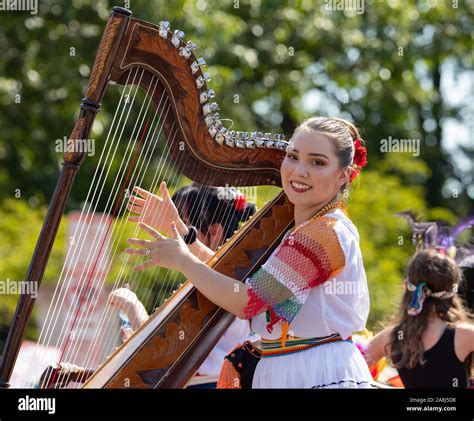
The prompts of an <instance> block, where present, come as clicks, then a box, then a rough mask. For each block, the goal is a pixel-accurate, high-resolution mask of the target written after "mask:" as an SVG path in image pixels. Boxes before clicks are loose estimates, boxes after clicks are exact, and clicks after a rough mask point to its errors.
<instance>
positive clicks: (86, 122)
mask: <svg viewBox="0 0 474 421" xmlns="http://www.w3.org/2000/svg"><path fill="white" fill-rule="evenodd" d="M131 14H132V12H131V11H130V10H128V9H125V8H123V7H114V8H113V10H112V13H111V15H110V18H109V20H108V22H107V25H106V27H105V30H104V34H103V36H102V40H101V42H100V45H99V50H98V53H97V55H96V58H95V62H94V67H93V68H92V72H91V76H90V79H89V83H88V85H87V89H86V95H85V97H84V98H83V99H82V103H81V111H80V114H79V118H78V120H77V121H76V124H75V126H74V129H73V131H72V133H71V136H70V138H69V141H68V143H67V146H68V147H67V148H66V152H65V153H64V160H63V167H62V170H61V174H60V176H59V179H58V182H57V184H56V188H55V190H54V193H53V197H52V199H51V202H50V205H49V208H48V213H47V215H46V219H45V221H44V224H43V228H42V229H41V233H40V236H39V238H38V242H37V243H36V248H35V251H34V254H33V258H32V260H31V263H30V266H29V268H28V272H27V275H26V279H25V282H27V283H29V284H32V285H34V284H36V285H37V288H39V286H40V284H41V281H42V279H43V274H44V271H45V268H46V265H47V263H48V259H49V255H50V253H51V249H52V247H53V243H54V240H55V238H56V234H57V231H58V228H59V224H60V222H61V218H62V216H63V213H64V210H65V208H66V203H67V200H68V197H69V193H70V191H71V188H72V184H73V182H74V178H75V176H76V174H77V172H78V170H79V167H80V165H81V164H82V162H83V161H84V158H85V154H86V152H85V151H84V150H83V148H82V147H81V145H78V144H79V143H80V142H82V141H83V140H84V139H88V138H89V135H90V132H91V128H92V124H93V122H94V119H95V116H96V114H97V112H98V111H99V109H100V101H101V100H102V97H103V94H104V91H105V88H106V85H107V82H108V79H109V76H110V73H111V70H112V66H113V63H114V59H115V55H116V53H117V50H118V47H119V45H120V42H121V40H122V37H123V35H124V33H125V30H126V28H127V25H128V23H129V20H130V16H131ZM76 145H77V146H78V147H76ZM69 151H71V152H69ZM29 290H30V289H29V288H25V291H29ZM34 303H35V298H34V297H32V296H31V295H30V294H22V295H21V296H20V299H19V301H18V305H17V308H16V311H15V315H14V317H13V322H12V325H11V326H10V330H9V332H8V336H7V341H6V344H5V349H4V352H3V358H2V361H1V364H0V388H8V387H9V381H10V377H11V374H12V371H13V367H14V365H15V362H16V359H17V356H18V352H19V350H20V346H21V342H22V340H23V336H24V332H25V329H26V326H27V323H28V320H29V318H30V315H31V311H32V309H33V305H34Z"/></svg>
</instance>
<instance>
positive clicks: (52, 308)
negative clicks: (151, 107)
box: [29, 73, 136, 387]
mask: <svg viewBox="0 0 474 421" xmlns="http://www.w3.org/2000/svg"><path fill="white" fill-rule="evenodd" d="M130 75H131V73H129V75H128V77H127V82H126V84H128V81H129V78H130ZM135 76H136V74H135ZM135 76H134V78H135ZM134 80H135V79H134ZM125 92H126V88H124V89H123V90H122V93H121V97H120V101H119V103H118V105H117V108H116V111H115V113H114V117H113V120H112V123H111V127H110V129H109V132H108V135H107V138H106V141H105V144H104V149H103V150H102V153H101V156H100V159H99V164H98V165H97V168H96V170H95V172H94V176H93V181H94V180H95V178H96V177H97V174H98V172H99V169H100V168H102V166H101V165H100V164H101V162H102V158H103V155H104V151H105V150H106V149H107V144H108V142H109V138H110V134H111V133H112V131H113V128H114V124H115V121H116V119H117V115H118V114H119V111H120V109H121V107H122V104H123V105H124V106H125V103H124V102H123V97H124V94H125ZM122 114H123V112H122V113H121V114H120V115H121V116H122ZM120 118H121V117H120ZM120 118H119V121H120ZM93 186H94V182H92V183H91V185H90V187H89V190H88V193H87V198H86V201H85V202H84V205H83V207H82V211H81V215H80V218H79V220H82V219H83V216H84V213H85V209H86V206H87V205H88V203H90V204H91V203H92V199H91V201H90V202H89V200H88V199H89V197H90V194H91V192H92V190H93ZM94 194H95V192H94ZM79 226H80V225H79V224H78V225H77V226H76V229H75V232H74V235H73V237H76V236H77V230H78V228H79ZM82 226H83V225H82ZM75 251H77V249H75V248H73V247H69V248H68V250H67V253H66V258H65V261H67V260H68V259H69V258H70V256H71V253H74V252H75ZM65 267H66V265H65V264H64V265H63V267H62V269H61V273H60V276H59V279H58V282H57V283H56V287H55V290H54V293H53V297H52V299H51V303H50V305H49V307H48V310H47V313H46V317H45V323H43V325H42V328H41V331H40V336H39V339H38V345H45V347H44V348H42V347H41V346H38V347H37V348H36V350H35V352H34V355H33V358H32V360H31V362H30V367H29V368H30V369H31V366H32V365H33V363H34V362H35V361H37V359H38V358H39V359H41V360H42V359H44V353H45V352H46V346H48V345H49V340H48V339H46V338H47V337H48V332H49V330H50V328H51V322H52V320H53V318H54V313H55V312H56V311H58V310H57V305H58V290H59V295H62V294H63V290H64V287H65V285H64V283H63V282H62V281H63V280H64V270H65ZM50 313H52V315H50ZM33 385H34V384H33V383H31V387H33Z"/></svg>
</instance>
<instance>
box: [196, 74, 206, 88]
mask: <svg viewBox="0 0 474 421" xmlns="http://www.w3.org/2000/svg"><path fill="white" fill-rule="evenodd" d="M205 83H206V82H205V81H204V78H203V77H202V76H199V77H198V78H197V79H196V86H197V87H198V88H199V89H200V88H202V87H203V86H204V84H205Z"/></svg>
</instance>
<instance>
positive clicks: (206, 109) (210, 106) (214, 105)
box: [202, 102, 219, 115]
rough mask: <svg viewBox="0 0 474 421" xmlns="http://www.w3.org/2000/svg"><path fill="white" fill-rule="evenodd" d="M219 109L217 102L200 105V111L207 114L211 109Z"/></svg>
mask: <svg viewBox="0 0 474 421" xmlns="http://www.w3.org/2000/svg"><path fill="white" fill-rule="evenodd" d="M218 109H219V105H218V104H217V102H213V103H212V104H209V103H207V104H204V105H203V107H202V111H203V113H204V115H208V114H210V113H211V112H212V111H215V110H218Z"/></svg>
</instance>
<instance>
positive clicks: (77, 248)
mask: <svg viewBox="0 0 474 421" xmlns="http://www.w3.org/2000/svg"><path fill="white" fill-rule="evenodd" d="M142 74H143V72H142ZM131 89H132V88H131ZM131 89H130V93H131V92H132V91H131ZM137 89H138V86H137ZM124 92H125V90H124V91H123V92H122V99H123V93H124ZM135 94H136V92H135ZM134 97H135V95H134ZM122 102H123V101H122ZM126 105H127V101H125V103H124V110H125V107H126ZM132 105H133V101H132V103H131V104H130V108H131V106H132ZM124 110H122V113H121V116H123V113H124ZM129 113H130V110H129V112H128V113H127V117H128V115H129ZM113 129H114V127H113V126H112V127H111V129H110V130H109V134H110V133H112V132H113V133H114V135H113V137H114V141H115V137H116V135H117V130H115V131H114V130H113ZM122 133H123V130H122ZM122 133H121V134H122ZM120 136H121V135H120ZM110 145H111V147H110V148H109V150H108V151H107V158H108V156H109V154H110V149H111V148H112V145H113V142H111V143H110ZM104 152H105V149H104V151H103V153H102V156H103V154H104ZM115 152H116V149H115V151H114V154H115ZM99 167H101V166H100V165H99V166H98V168H99ZM109 170H110V168H109ZM102 171H103V167H102ZM107 175H108V173H107ZM107 175H106V177H105V178H107ZM104 183H105V180H104ZM91 187H92V186H91ZM102 190H103V188H102V189H101V192H100V194H99V198H100V196H101V194H102ZM95 192H97V188H96V189H95ZM94 196H95V194H94ZM99 198H98V199H97V202H98V201H99ZM92 203H93V200H91V201H86V204H85V206H88V207H89V210H88V212H87V215H89V214H90V208H91V207H92ZM96 207H97V205H96V206H95V207H94V212H95V209H96ZM84 210H85V208H84V209H83V211H84ZM83 213H84V212H83ZM83 227H84V224H82V228H83ZM88 228H89V226H88V227H87V230H88ZM76 229H77V227H76ZM76 232H77V231H76ZM81 233H82V232H81ZM86 235H87V232H86ZM84 237H85V235H84ZM77 245H78V247H76V248H75V249H74V251H77V250H79V251H80V250H81V249H82V247H81V246H82V245H81V241H78V244H77ZM63 272H64V267H63ZM63 287H64V285H63ZM62 301H64V299H63V300H62ZM57 305H58V300H56V305H55V308H56V307H57ZM49 319H50V321H51V320H52V319H51V318H49ZM66 320H67V319H66ZM56 321H57V318H56V320H55V323H56ZM51 331H53V329H51ZM49 342H50V341H49V340H48V344H49Z"/></svg>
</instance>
